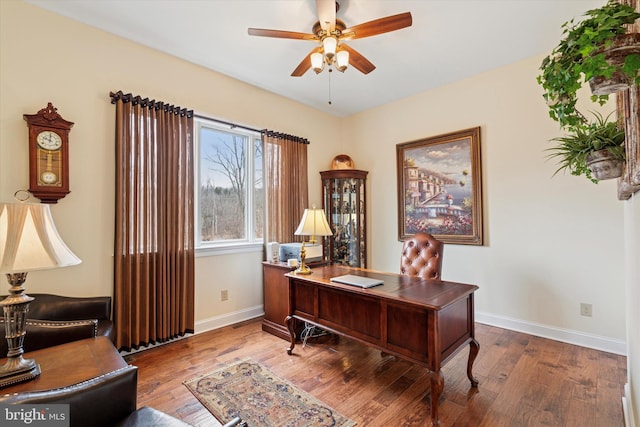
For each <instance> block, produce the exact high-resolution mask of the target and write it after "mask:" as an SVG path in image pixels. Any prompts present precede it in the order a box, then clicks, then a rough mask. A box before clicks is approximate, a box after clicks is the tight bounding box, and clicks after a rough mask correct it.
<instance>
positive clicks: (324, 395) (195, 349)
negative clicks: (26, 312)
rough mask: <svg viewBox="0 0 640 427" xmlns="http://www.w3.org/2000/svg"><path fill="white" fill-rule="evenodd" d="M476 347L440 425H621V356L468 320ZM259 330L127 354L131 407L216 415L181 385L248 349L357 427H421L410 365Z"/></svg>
mask: <svg viewBox="0 0 640 427" xmlns="http://www.w3.org/2000/svg"><path fill="white" fill-rule="evenodd" d="M476 339H477V340H478V341H479V342H480V353H479V355H478V358H477V359H476V361H475V365H474V375H475V376H476V378H477V379H478V380H479V381H480V385H479V387H478V388H477V389H471V388H470V387H469V380H468V379H467V375H466V362H467V355H468V349H465V350H464V351H462V352H460V353H459V354H458V355H457V356H456V357H455V358H454V359H452V360H450V361H449V363H447V364H446V365H445V366H444V368H443V374H444V379H445V386H444V392H443V395H442V398H441V401H440V417H441V421H442V425H443V426H482V427H499V426H509V427H514V426H554V427H555V426H576V427H589V426H593V427H615V426H623V425H624V421H623V415H622V405H621V397H622V394H623V385H624V383H625V381H626V358H625V357H624V356H618V355H615V354H611V353H605V352H601V351H597V350H591V349H587V348H583V347H578V346H574V345H570V344H564V343H560V342H557V341H552V340H547V339H543V338H539V337H534V336H531V335H526V334H522V333H517V332H513V331H509V330H505V329H500V328H495V327H491V326H486V325H482V324H476ZM287 347H288V342H286V341H284V340H282V339H280V338H277V337H275V336H273V335H271V334H268V333H266V332H263V331H262V329H261V321H260V319H256V320H252V321H249V322H244V323H241V324H237V325H234V326H229V327H226V328H222V329H219V330H215V331H211V332H206V333H202V334H198V335H195V336H192V337H189V338H186V339H183V340H179V341H176V342H173V343H170V344H166V345H164V346H161V347H157V348H154V349H149V350H145V351H142V352H139V353H135V354H132V355H128V356H126V357H125V359H126V360H127V361H128V362H129V363H130V364H132V365H136V366H138V368H139V376H138V407H140V406H152V407H154V408H156V409H160V410H162V411H164V412H167V413H169V414H172V415H174V416H176V417H178V418H181V419H182V420H184V421H186V422H188V423H190V424H193V425H195V426H212V427H216V426H220V425H221V424H220V423H219V422H218V421H217V420H216V419H215V418H213V416H212V415H211V414H210V413H209V412H208V411H207V410H206V409H205V408H204V407H203V406H202V405H201V404H200V403H199V402H198V401H197V400H196V398H195V397H194V396H193V395H192V394H191V393H190V392H189V391H188V390H187V388H186V387H185V386H184V385H183V384H182V382H183V381H185V380H188V379H190V378H192V377H195V376H198V375H203V374H206V373H208V372H211V371H214V370H216V369H218V368H220V367H221V366H223V365H224V364H226V363H229V362H232V361H236V360H240V359H244V358H250V359H252V360H254V361H256V362H260V363H261V364H263V365H264V366H266V367H268V368H269V369H271V370H272V371H273V372H274V373H276V374H278V375H280V376H281V377H283V378H286V379H288V380H289V381H290V382H291V383H293V384H295V385H296V386H298V387H300V388H301V389H303V390H305V391H307V392H308V393H310V394H312V395H313V396H315V397H316V398H318V399H320V400H321V401H323V402H324V403H326V404H327V405H329V406H331V407H333V408H334V409H335V410H337V411H339V412H341V413H342V414H343V415H345V416H347V417H349V418H351V419H352V420H354V421H356V422H357V425H358V426H359V427H383V426H384V427H389V426H418V425H420V426H422V425H426V420H428V417H429V415H428V414H429V399H428V397H427V396H428V392H429V378H428V374H427V370H426V368H424V367H421V366H417V365H414V364H411V363H408V362H405V361H403V360H400V359H397V358H395V357H393V356H390V355H383V354H381V353H380V352H379V351H377V350H374V349H371V348H369V347H366V346H364V345H362V344H360V343H358V342H355V341H353V340H350V339H346V338H340V340H339V341H338V342H335V341H334V340H333V339H331V338H329V337H321V338H317V339H315V340H313V341H311V340H310V341H309V342H308V343H307V345H306V347H304V348H303V347H302V345H296V347H295V349H294V354H293V355H292V356H288V355H287V354H286V351H285V349H286V348H287Z"/></svg>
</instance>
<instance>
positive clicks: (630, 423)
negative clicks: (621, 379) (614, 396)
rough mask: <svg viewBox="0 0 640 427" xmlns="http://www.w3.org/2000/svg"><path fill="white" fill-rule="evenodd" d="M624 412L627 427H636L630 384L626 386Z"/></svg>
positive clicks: (623, 400) (623, 402)
mask: <svg viewBox="0 0 640 427" xmlns="http://www.w3.org/2000/svg"><path fill="white" fill-rule="evenodd" d="M622 412H623V413H624V425H625V427H636V422H635V420H634V419H633V401H632V400H631V388H630V387H629V383H626V384H625V385H624V395H623V396H622Z"/></svg>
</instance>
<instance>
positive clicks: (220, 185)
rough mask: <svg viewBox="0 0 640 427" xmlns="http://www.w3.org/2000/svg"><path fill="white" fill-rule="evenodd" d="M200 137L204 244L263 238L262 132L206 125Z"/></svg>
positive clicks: (200, 184)
mask: <svg viewBox="0 0 640 427" xmlns="http://www.w3.org/2000/svg"><path fill="white" fill-rule="evenodd" d="M198 138H199V144H198V147H199V159H200V176H199V215H200V222H199V224H200V239H199V240H200V242H201V243H205V244H206V243H218V242H223V241H227V242H232V241H253V240H256V239H261V238H262V229H263V221H262V215H263V212H264V201H263V199H264V196H263V195H264V190H263V183H262V143H261V140H260V137H259V135H257V134H251V133H247V132H236V131H235V130H231V131H228V130H224V129H219V128H216V127H213V126H208V125H204V124H203V125H201V126H199V133H198ZM248 183H250V184H251V188H248ZM247 219H248V220H247Z"/></svg>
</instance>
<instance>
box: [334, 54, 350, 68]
mask: <svg viewBox="0 0 640 427" xmlns="http://www.w3.org/2000/svg"><path fill="white" fill-rule="evenodd" d="M348 65H349V52H348V51H346V50H340V51H338V53H337V54H336V68H338V70H340V71H344V70H346V69H347V66H348Z"/></svg>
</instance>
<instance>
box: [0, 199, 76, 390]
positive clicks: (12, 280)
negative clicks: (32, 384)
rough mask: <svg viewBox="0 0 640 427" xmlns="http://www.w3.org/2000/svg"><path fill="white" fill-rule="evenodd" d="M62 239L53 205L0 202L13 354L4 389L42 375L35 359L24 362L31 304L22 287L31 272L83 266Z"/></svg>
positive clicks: (1, 381)
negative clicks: (52, 209) (8, 286)
mask: <svg viewBox="0 0 640 427" xmlns="http://www.w3.org/2000/svg"><path fill="white" fill-rule="evenodd" d="M80 262H81V261H80V259H79V258H78V257H77V256H75V255H74V254H73V252H71V251H70V250H69V248H68V247H67V245H65V243H64V242H63V241H62V239H61V238H60V235H59V234H58V231H57V230H56V226H55V225H54V223H53V218H52V216H51V211H50V210H49V205H46V204H37V203H0V273H5V274H6V275H7V280H8V281H9V285H11V286H10V288H9V296H7V298H5V299H4V300H3V301H0V306H1V307H2V311H3V312H4V326H5V337H6V339H7V344H8V348H9V352H8V353H7V362H6V363H5V364H4V365H2V366H0V387H5V386H8V385H11V384H15V383H18V382H23V381H29V380H31V379H33V378H35V377H37V376H38V375H40V366H39V365H38V364H37V363H36V361H35V360H34V359H24V358H23V357H22V354H23V353H24V350H23V344H24V338H25V334H26V330H25V325H26V320H27V312H28V311H29V303H30V302H31V301H33V299H34V298H33V297H30V296H28V295H26V294H25V293H24V287H23V286H22V285H23V284H24V282H25V280H26V279H27V272H29V271H34V270H45V269H50V268H59V267H68V266H71V265H76V264H80Z"/></svg>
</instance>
